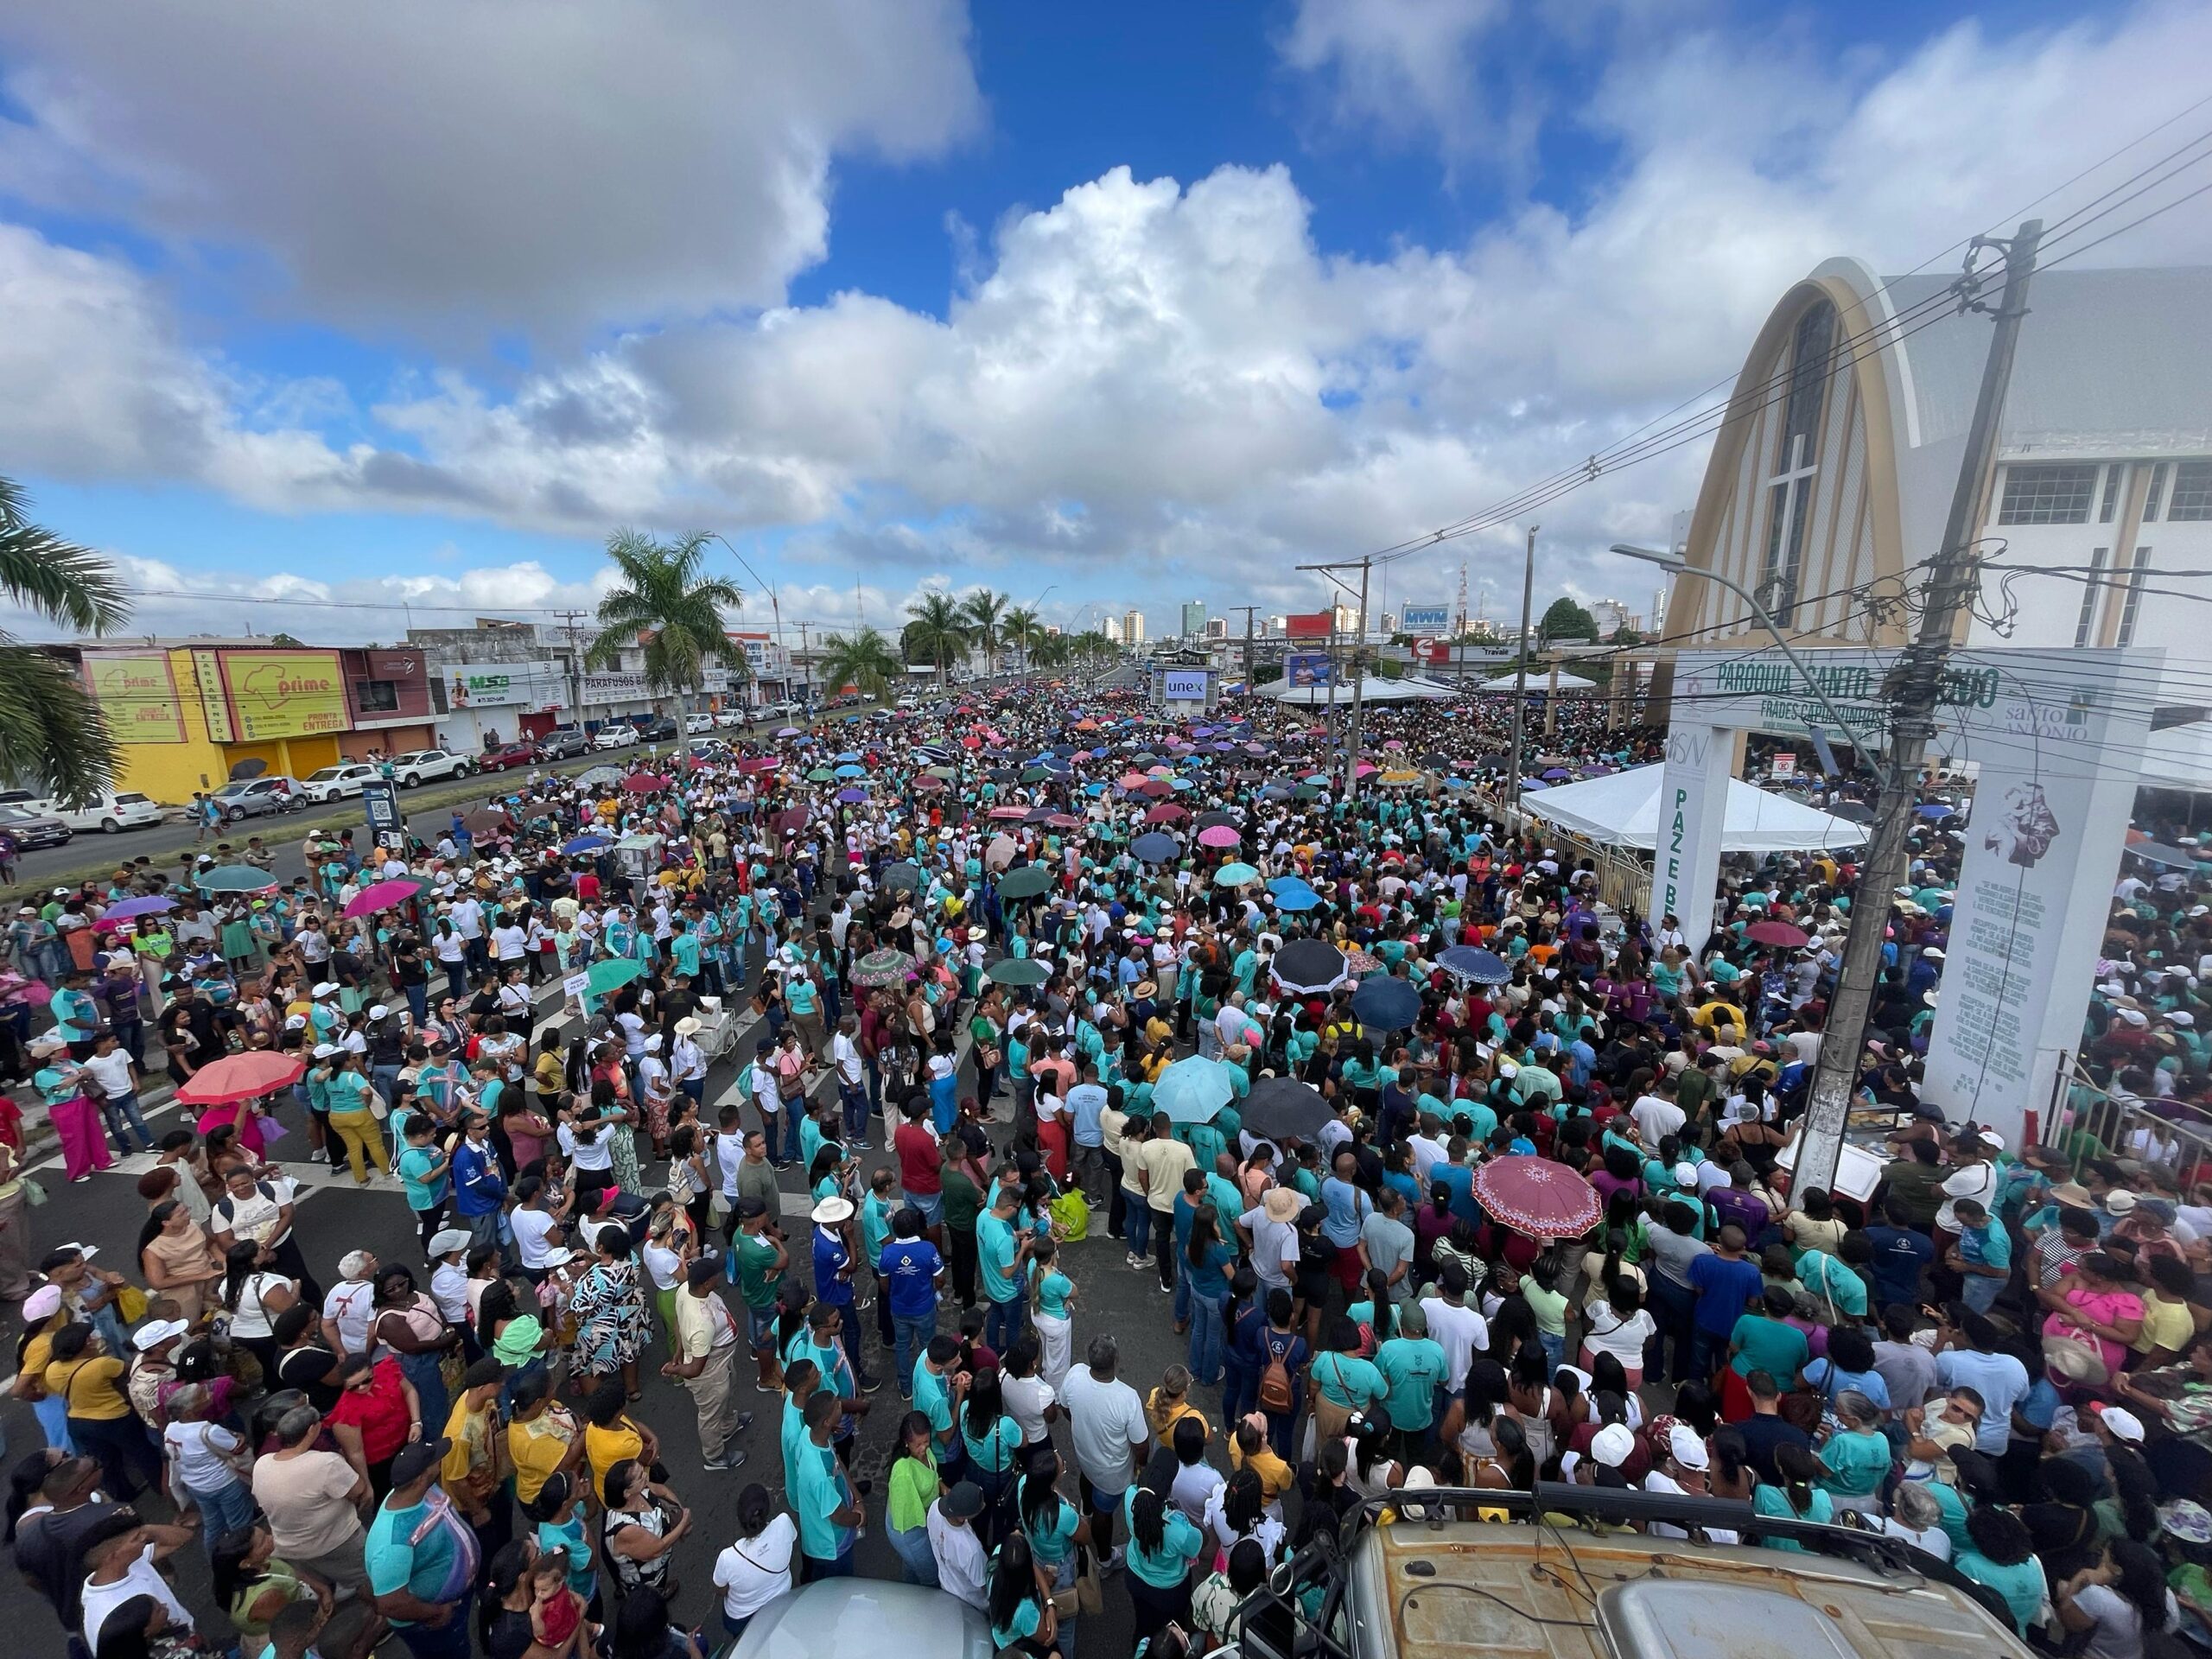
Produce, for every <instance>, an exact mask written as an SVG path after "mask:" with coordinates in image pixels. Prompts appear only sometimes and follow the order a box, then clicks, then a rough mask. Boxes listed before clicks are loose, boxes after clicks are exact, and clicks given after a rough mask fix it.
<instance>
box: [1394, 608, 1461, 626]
mask: <svg viewBox="0 0 2212 1659" xmlns="http://www.w3.org/2000/svg"><path fill="white" fill-rule="evenodd" d="M1398 626H1399V628H1400V630H1401V631H1402V632H1406V633H1442V632H1444V631H1445V630H1446V628H1448V627H1450V626H1452V607H1450V606H1449V605H1408V606H1406V607H1403V608H1402V609H1401V610H1400V611H1399V613H1398Z"/></svg>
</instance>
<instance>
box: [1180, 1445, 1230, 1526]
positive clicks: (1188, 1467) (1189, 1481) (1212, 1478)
mask: <svg viewBox="0 0 2212 1659" xmlns="http://www.w3.org/2000/svg"><path fill="white" fill-rule="evenodd" d="M1227 1484H1228V1482H1227V1481H1226V1480H1224V1478H1223V1477H1222V1472H1221V1471H1220V1470H1218V1469H1217V1468H1215V1467H1214V1466H1213V1465H1211V1464H1210V1463H1208V1462H1207V1461H1206V1460H1205V1459H1204V1458H1200V1459H1198V1461H1197V1462H1196V1463H1186V1464H1183V1465H1180V1466H1179V1467H1178V1468H1177V1469H1176V1471H1175V1484H1174V1485H1173V1486H1172V1487H1170V1488H1169V1489H1168V1493H1167V1495H1168V1497H1171V1498H1172V1499H1173V1500H1174V1503H1175V1507H1176V1508H1177V1509H1179V1510H1182V1511H1183V1513H1184V1514H1185V1515H1187V1516H1190V1517H1191V1519H1192V1521H1194V1522H1203V1521H1204V1520H1205V1517H1206V1510H1207V1509H1208V1508H1209V1507H1211V1504H1212V1503H1213V1497H1214V1494H1215V1493H1216V1492H1217V1491H1220V1490H1221V1489H1222V1487H1224V1486H1225V1485H1227Z"/></svg>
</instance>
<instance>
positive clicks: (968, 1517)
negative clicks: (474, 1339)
mask: <svg viewBox="0 0 2212 1659" xmlns="http://www.w3.org/2000/svg"><path fill="white" fill-rule="evenodd" d="M395 1478H397V1476H396V1474H395ZM938 1507H939V1508H941V1509H943V1510H944V1512H945V1514H946V1515H948V1516H950V1517H951V1518H952V1519H953V1520H955V1521H973V1520H974V1519H975V1518H976V1516H979V1515H981V1514H982V1512H983V1489H982V1487H980V1486H978V1485H977V1484H976V1483H975V1482H974V1481H972V1480H963V1481H961V1482H959V1483H958V1484H956V1485H955V1486H954V1487H953V1489H952V1490H951V1491H949V1492H947V1493H946V1494H945V1495H944V1497H941V1498H939V1499H938Z"/></svg>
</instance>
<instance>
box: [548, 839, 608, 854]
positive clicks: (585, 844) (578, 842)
mask: <svg viewBox="0 0 2212 1659" xmlns="http://www.w3.org/2000/svg"><path fill="white" fill-rule="evenodd" d="M612 845H613V842H610V841H608V840H607V837H606V836H575V837H574V838H573V839H571V840H569V841H564V842H562V843H561V851H562V852H563V854H565V855H567V856H569V857H570V858H574V857H575V856H576V855H578V854H580V853H595V852H597V851H598V850H599V849H601V848H602V847H608V846H612Z"/></svg>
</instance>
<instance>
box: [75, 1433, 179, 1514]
mask: <svg viewBox="0 0 2212 1659" xmlns="http://www.w3.org/2000/svg"><path fill="white" fill-rule="evenodd" d="M69 1438H70V1439H72V1440H74V1441H76V1442H77V1449H78V1450H79V1451H80V1452H84V1453H86V1455H87V1456H89V1457H94V1458H98V1459H99V1465H100V1471H101V1476H102V1479H101V1484H103V1485H105V1487H106V1488H107V1491H108V1496H109V1497H112V1498H114V1499H115V1500H116V1501H117V1502H118V1503H129V1502H130V1500H131V1499H132V1498H134V1497H137V1496H138V1490H139V1488H138V1482H137V1478H136V1477H137V1475H143V1476H144V1477H145V1478H146V1484H148V1485H149V1486H150V1485H152V1484H155V1483H156V1482H157V1481H159V1480H160V1479H161V1478H162V1460H161V1459H160V1458H158V1457H157V1456H156V1455H155V1452H154V1443H153V1441H152V1440H150V1439H149V1438H148V1436H147V1433H146V1426H145V1424H143V1423H142V1422H140V1421H138V1417H137V1413H135V1412H134V1413H132V1414H130V1415H129V1416H127V1417H111V1418H92V1417H72V1418H70V1419H69Z"/></svg>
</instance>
